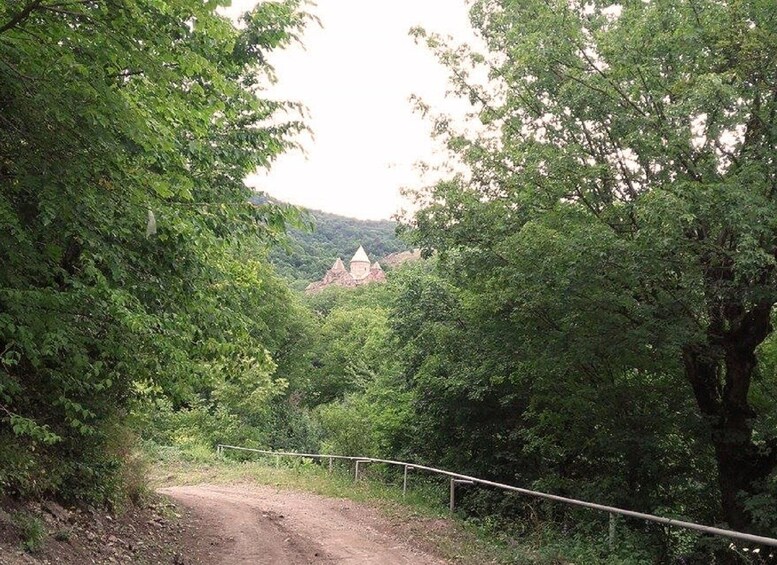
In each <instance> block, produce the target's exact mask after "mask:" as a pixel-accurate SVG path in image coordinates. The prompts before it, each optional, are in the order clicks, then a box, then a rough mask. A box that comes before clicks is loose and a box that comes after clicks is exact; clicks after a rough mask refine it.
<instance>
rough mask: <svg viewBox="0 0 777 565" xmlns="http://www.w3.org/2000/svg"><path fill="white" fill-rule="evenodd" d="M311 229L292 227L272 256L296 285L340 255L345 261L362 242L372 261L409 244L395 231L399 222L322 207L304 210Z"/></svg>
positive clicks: (316, 276) (320, 272)
mask: <svg viewBox="0 0 777 565" xmlns="http://www.w3.org/2000/svg"><path fill="white" fill-rule="evenodd" d="M305 212H306V214H307V215H308V216H309V218H310V224H311V225H310V227H309V228H308V229H290V230H289V231H288V239H287V241H285V242H284V244H283V245H282V246H278V247H276V248H275V249H274V250H273V252H272V254H271V255H270V259H271V260H272V263H273V264H274V265H275V267H276V268H277V269H278V272H279V273H280V274H281V275H284V276H286V277H288V278H289V279H290V280H292V281H298V282H297V283H296V284H295V287H296V288H304V286H306V285H307V283H309V282H311V281H314V280H318V279H320V278H321V277H322V276H323V275H324V273H325V272H326V270H327V269H329V268H330V267H331V266H332V263H333V262H334V260H335V259H336V258H337V257H340V258H342V259H343V260H344V261H345V262H346V264H347V262H348V261H349V260H350V259H351V257H352V256H353V254H354V253H355V252H356V250H357V249H358V248H359V245H363V246H364V249H365V250H366V251H367V253H368V254H369V256H370V258H371V259H372V260H373V261H376V260H378V259H381V258H382V257H385V256H386V255H388V254H389V253H394V252H396V251H405V250H407V249H410V246H409V245H408V244H407V243H406V242H403V241H402V240H400V239H399V238H398V237H397V235H396V228H397V224H396V222H392V221H389V220H380V221H375V220H357V219H356V218H347V217H345V216H338V215H336V214H328V213H326V212H321V211H319V210H305Z"/></svg>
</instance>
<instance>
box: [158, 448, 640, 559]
mask: <svg viewBox="0 0 777 565" xmlns="http://www.w3.org/2000/svg"><path fill="white" fill-rule="evenodd" d="M147 456H148V458H149V459H150V460H151V462H150V463H151V464H150V467H149V468H150V476H149V482H150V485H149V486H150V487H152V488H153V489H156V488H163V487H167V486H176V485H194V484H233V485H234V484H247V485H251V484H254V485H263V486H272V487H275V488H278V489H281V490H297V491H305V492H311V493H314V494H318V495H321V496H326V497H330V498H345V499H349V500H352V501H354V502H358V503H362V504H365V505H368V506H371V507H374V508H377V509H378V510H380V511H381V512H382V513H383V514H384V515H385V516H386V517H387V518H388V519H389V521H390V523H391V524H392V525H393V526H398V527H400V529H401V530H402V532H403V534H405V535H407V536H408V537H409V538H410V539H411V540H412V541H413V542H414V543H416V544H417V545H420V546H421V547H425V548H426V549H429V550H430V551H432V552H434V553H436V554H438V555H440V556H441V557H442V558H444V559H446V560H449V561H451V562H454V563H461V564H465V565H481V564H497V563H500V564H501V563H504V564H507V563H510V564H520V565H522V564H527V565H551V564H553V565H556V564H558V565H563V564H572V563H577V564H586V565H587V564H616V563H617V564H637V563H648V562H649V561H646V560H645V559H644V558H642V559H640V558H639V556H638V554H639V553H640V552H638V551H637V552H633V551H631V550H629V548H627V547H626V548H621V550H620V551H619V552H618V553H617V554H614V555H610V554H608V553H609V552H607V551H605V549H604V548H605V547H606V543H605V541H604V539H602V540H598V542H597V540H592V539H591V538H590V537H587V536H585V537H582V536H565V535H564V534H563V533H561V532H559V531H558V530H557V529H555V528H552V527H548V526H547V525H542V524H537V525H536V527H534V528H531V529H530V530H528V531H527V530H526V529H523V530H521V531H517V530H511V529H510V528H509V527H508V526H507V525H506V524H505V523H504V522H495V521H491V520H482V521H478V520H465V519H461V518H460V517H457V516H451V515H450V514H449V512H448V488H449V486H448V482H447V481H446V480H444V479H443V480H441V479H439V478H436V477H431V476H427V475H424V474H421V473H417V472H413V471H411V472H410V473H409V475H408V491H407V494H406V495H405V496H403V494H402V473H401V472H399V473H397V472H395V469H394V470H392V469H387V468H385V467H384V466H382V465H377V464H370V465H367V466H366V467H365V468H363V469H362V470H360V475H361V478H360V480H359V481H358V482H355V481H354V473H353V467H352V466H351V465H348V464H345V463H343V462H339V463H338V462H336V463H335V465H334V468H333V469H332V471H331V472H330V471H329V469H328V465H327V464H326V462H324V464H320V463H318V462H315V461H313V460H310V459H286V458H277V459H276V458H275V457H273V456H269V457H266V456H250V455H249V456H245V455H237V456H235V457H234V458H233V457H232V456H230V455H227V456H226V457H223V458H221V459H219V458H217V457H216V455H215V453H213V452H211V451H210V450H207V449H204V448H191V449H186V450H182V449H177V448H168V447H158V446H151V447H148V448H147ZM635 553H636V554H635Z"/></svg>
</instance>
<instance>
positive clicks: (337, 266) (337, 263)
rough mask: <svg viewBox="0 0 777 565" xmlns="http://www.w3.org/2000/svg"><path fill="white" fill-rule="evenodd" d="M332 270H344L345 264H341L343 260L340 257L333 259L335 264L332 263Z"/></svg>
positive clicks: (337, 271)
mask: <svg viewBox="0 0 777 565" xmlns="http://www.w3.org/2000/svg"><path fill="white" fill-rule="evenodd" d="M332 271H334V272H336V273H339V272H340V271H345V265H343V260H342V259H340V257H338V258H337V261H335V264H334V265H332Z"/></svg>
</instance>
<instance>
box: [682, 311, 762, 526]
mask: <svg viewBox="0 0 777 565" xmlns="http://www.w3.org/2000/svg"><path fill="white" fill-rule="evenodd" d="M770 314H771V304H760V305H758V306H756V307H755V308H753V309H752V310H751V311H750V312H748V313H747V314H745V315H744V316H740V317H739V319H738V323H737V324H736V325H732V324H727V325H728V327H729V328H731V329H729V331H726V332H719V331H718V330H719V327H720V326H718V327H716V328H713V329H711V330H710V333H709V335H708V343H707V344H705V345H704V346H695V347H689V348H687V349H686V351H685V352H684V353H685V372H686V376H687V378H688V380H689V382H690V383H691V386H692V387H693V391H694V394H695V396H696V402H697V404H698V406H699V410H700V411H701V413H702V414H703V415H704V416H705V418H706V419H707V421H708V423H709V428H710V433H711V440H712V444H713V446H714V448H715V458H716V462H717V468H718V481H719V484H720V493H721V509H722V511H723V517H724V519H725V520H726V522H728V525H729V527H731V528H733V529H735V530H742V531H753V521H752V517H751V516H750V515H749V513H748V512H747V510H746V509H745V507H744V505H743V501H742V494H753V493H755V492H757V491H758V490H759V488H761V487H760V486H759V483H760V482H761V481H762V480H763V479H765V478H766V477H768V475H769V474H770V473H771V472H772V470H773V469H774V468H775V466H776V465H777V453H775V450H773V449H772V450H769V449H763V448H759V446H757V445H756V444H755V443H754V442H753V422H754V420H755V417H756V413H755V411H754V410H753V408H752V407H751V406H750V404H749V402H748V393H749V391H750V383H751V380H752V376H753V373H754V371H755V367H756V363H757V360H756V356H755V350H756V348H757V347H758V345H759V344H760V343H761V342H762V341H763V340H764V339H765V338H766V336H768V335H769V333H770V332H771V329H772V328H771V323H770Z"/></svg>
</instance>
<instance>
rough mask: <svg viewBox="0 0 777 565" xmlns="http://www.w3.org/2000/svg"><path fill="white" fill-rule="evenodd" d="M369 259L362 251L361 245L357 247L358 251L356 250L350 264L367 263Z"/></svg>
mask: <svg viewBox="0 0 777 565" xmlns="http://www.w3.org/2000/svg"><path fill="white" fill-rule="evenodd" d="M369 262H370V258H369V257H367V252H366V251H364V247H362V246H361V245H360V246H359V249H357V250H356V254H355V255H354V256H353V259H351V263H369Z"/></svg>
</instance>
